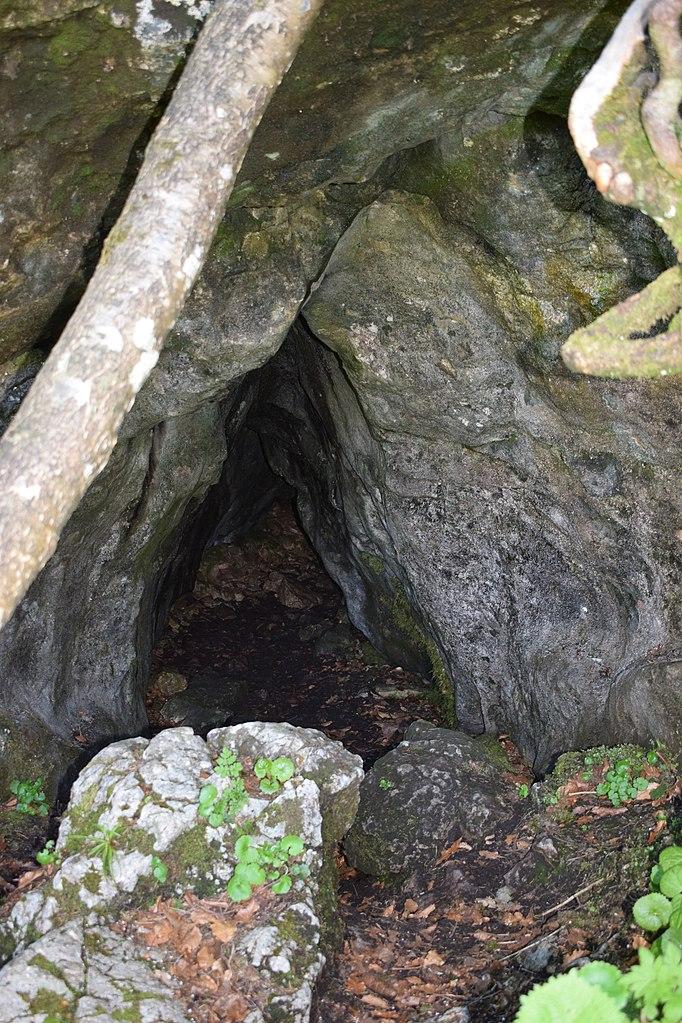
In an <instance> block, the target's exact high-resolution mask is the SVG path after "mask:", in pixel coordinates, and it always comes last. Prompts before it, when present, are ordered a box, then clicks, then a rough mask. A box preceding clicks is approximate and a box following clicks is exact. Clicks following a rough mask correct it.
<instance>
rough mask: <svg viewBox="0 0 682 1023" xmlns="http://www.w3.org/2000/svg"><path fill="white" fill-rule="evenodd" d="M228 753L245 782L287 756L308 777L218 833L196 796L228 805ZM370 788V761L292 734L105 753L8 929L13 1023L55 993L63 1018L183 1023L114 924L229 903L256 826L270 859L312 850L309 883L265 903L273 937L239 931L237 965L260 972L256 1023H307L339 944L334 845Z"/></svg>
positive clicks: (192, 739)
mask: <svg viewBox="0 0 682 1023" xmlns="http://www.w3.org/2000/svg"><path fill="white" fill-rule="evenodd" d="M225 747H228V748H230V749H231V750H232V751H233V752H234V753H235V754H236V756H237V757H238V758H239V759H240V760H243V762H244V768H245V770H251V769H252V767H253V763H254V761H255V760H256V759H258V757H261V756H267V757H270V758H274V757H277V756H281V755H286V756H288V757H290V758H291V759H292V760H293V762H294V765H295V774H294V776H293V777H292V778H291V779H290V780H289V781H287V782H286V783H285V784H284V785H283V786H282V788H281V790H280V791H279V792H277V793H276V794H275V795H274V796H262V797H260V796H255V797H254V796H252V797H250V798H249V800H248V802H247V803H246V805H245V806H244V807H243V808H242V809H241V810H240V811H239V812H238V813H237V814H236V816H233V817H227V818H226V820H225V821H224V822H223V823H222V824H219V825H217V826H212V825H211V824H209V822H208V821H206V820H205V819H204V818H203V817H201V816H200V815H199V814H198V806H199V792H200V789H201V787H202V786H203V785H204V784H213V785H215V786H216V788H217V789H218V791H219V792H222V791H223V790H224V789H225V788H227V787H228V786H229V785H230V784H231V782H230V780H229V779H225V778H223V777H222V776H221V775H219V774H218V773H216V771H215V770H214V760H215V759H216V758H217V756H218V754H219V753H220V752H221V751H222V750H223V748H225ZM362 775H363V772H362V762H361V760H360V758H359V757H356V756H354V755H352V754H350V753H348V752H347V751H346V750H345V749H344V748H343V746H342V745H341V744H340V743H338V742H333V741H332V740H330V739H327V738H326V736H324V735H323V734H322V733H321V732H317V731H315V730H313V729H304V728H294V727H292V726H291V725H287V724H269V723H260V722H256V723H254V724H243V725H237V726H235V727H234V728H222V729H218V730H216V731H213V732H212V733H211V735H210V737H209V742H208V744H207V743H206V742H204V740H203V739H201V738H200V737H199V736H197V735H194V733H193V732H192V730H191V729H189V728H175V729H168V730H167V731H164V732H160V733H159V734H158V735H156V736H155V737H154V738H153V739H151V740H147V739H128V740H125V741H122V742H117V743H114V744H113V745H112V746H110V747H108V748H106V749H104V750H102V751H101V752H100V753H99V754H97V755H96V756H95V757H94V758H93V759H92V760H91V761H90V763H89V764H88V765H87V767H86V768H84V770H83V771H82V772H81V774H80V776H79V777H78V779H77V781H76V782H75V784H74V786H73V789H72V794H71V799H70V801H69V805H68V807H67V809H66V812H65V814H64V818H63V820H62V823H61V826H60V829H59V835H58V838H57V843H56V848H57V851H58V853H59V854H60V855H61V862H60V863H59V865H58V866H57V869H56V871H55V872H54V874H53V875H52V876H51V877H49V878H47V879H46V880H45V881H44V882H43V884H42V885H41V886H40V887H39V888H37V889H35V890H33V891H31V892H28V893H27V894H26V895H24V896H23V898H20V899H19V900H18V901H17V902H16V903H15V905H14V906H13V908H12V911H11V913H10V915H9V918H8V919H6V920H4V921H3V922H2V924H1V925H0V948H2V949H3V950H9V949H10V948H14V949H15V954H14V957H13V958H12V959H11V960H10V962H9V963H8V965H7V966H5V968H4V969H3V970H2V971H0V983H1V984H4V986H3V994H4V992H5V989H6V990H7V992H8V997H7V999H3V1000H0V1002H1V1003H2V1004H0V1023H3V1021H5V1020H6V1021H7V1023H9V1021H10V1020H11V1021H12V1023H14V1021H18V1020H21V1021H25V1023H28V1021H29V1020H30V1021H31V1023H34V1021H35V1023H42V1019H43V1017H42V1016H39V1015H38V1016H37V1015H36V1013H38V1011H39V1010H38V1005H41V1004H44V998H43V1001H42V1002H41V1001H36V999H40V993H41V991H43V989H44V990H47V991H49V992H51V995H50V997H51V998H52V999H53V1004H56V1003H55V1002H54V999H55V998H58V999H62V1000H63V1002H64V1005H63V1011H64V1015H65V1018H69V1019H72V1018H73V1019H74V1021H79V1023H86V1021H87V1023H90V1021H91V1020H94V1019H95V1017H97V1018H98V1019H99V1018H103V1019H112V1020H115V1019H117V1018H120V1017H117V1016H116V1013H117V1012H120V1010H121V1009H122V1007H125V1005H126V1003H129V1002H131V1001H132V1002H135V999H136V998H137V997H138V996H141V995H142V994H144V998H141V997H140V1006H139V1008H140V1014H141V1015H140V1018H141V1020H143V1021H144V1023H157V1021H158V1023H183V1021H184V1020H185V1015H184V1010H181V1008H180V1007H179V1006H178V1005H177V997H176V995H175V993H174V992H173V991H172V989H169V987H168V983H167V980H166V979H165V973H164V971H163V963H162V962H161V960H159V959H155V958H154V956H153V955H151V954H149V955H148V954H147V953H145V956H144V957H143V955H142V952H141V951H140V949H138V948H135V949H133V947H132V946H131V945H130V944H129V943H128V942H127V941H124V940H122V939H121V937H120V935H114V934H111V932H109V931H107V930H106V926H105V924H106V921H110V920H112V919H117V918H118V917H119V916H120V914H121V913H122V912H123V911H124V910H130V909H135V908H136V907H138V906H140V905H143V904H146V903H149V902H150V901H152V900H153V899H155V898H156V897H158V896H160V895H162V896H165V897H166V898H170V897H171V896H177V895H180V894H182V893H184V892H187V891H190V892H194V893H196V894H197V895H199V896H201V895H202V894H206V893H210V894H211V895H212V896H214V897H215V895H217V894H219V893H221V892H222V890H223V889H224V887H225V884H226V882H227V881H228V880H229V878H230V876H231V875H232V872H233V870H234V865H235V854H234V843H235V841H236V839H237V838H238V837H239V835H240V834H242V833H243V832H242V828H243V826H244V825H245V824H246V823H247V822H248V823H249V834H250V835H251V836H252V837H253V840H254V841H255V842H256V843H258V844H260V843H262V842H272V841H276V840H277V839H280V838H282V837H284V835H290V834H295V835H298V836H300V838H301V839H302V841H303V843H304V847H305V848H304V853H303V854H302V862H303V863H305V864H306V865H307V866H308V868H309V871H310V874H309V876H308V877H307V878H302V877H301V878H296V879H295V880H294V881H293V885H292V889H291V891H290V893H289V894H288V895H285V896H279V897H278V898H276V899H270V900H268V901H267V902H266V905H267V906H268V907H270V909H271V914H270V918H269V919H267V918H266V922H265V923H263V915H262V913H261V914H259V916H258V917H257V918H256V919H258V921H259V922H258V923H254V924H252V925H251V926H250V925H249V924H248V923H244V924H243V925H242V926H240V927H239V929H238V931H237V933H236V934H235V937H234V939H233V946H234V947H233V948H230V947H228V948H227V949H226V954H227V955H228V956H231V955H232V954H234V955H236V956H237V957H241V958H242V959H244V960H245V961H246V962H247V963H248V964H249V965H252V966H254V967H255V968H257V969H258V970H259V1001H258V1008H257V1013H260V1015H256V1016H255V1017H254V1020H263V1021H270V1020H275V1019H280V1018H286V1019H287V1020H290V1021H291V1023H306V1021H307V1020H308V1018H309V1015H310V1008H311V1004H312V991H313V987H314V985H315V982H316V980H317V978H318V976H319V973H320V971H321V969H322V966H323V965H324V962H325V949H326V946H327V945H328V944H329V935H330V934H331V933H332V931H333V929H334V921H335V917H336V911H335V898H336V894H335V893H336V889H335V881H336V876H335V860H334V855H335V849H336V843H337V842H338V841H340V839H341V838H342V837H343V835H344V834H345V832H346V831H347V830H348V828H349V826H350V823H351V821H352V819H353V815H354V814H355V811H356V808H357V804H358V798H359V787H360V780H361V778H362ZM101 829H115V831H114V832H113V843H112V850H113V851H112V856H111V864H110V867H109V869H105V865H104V862H103V857H102V853H101V851H100V850H98V849H96V848H95V847H94V843H95V842H96V841H100V840H101V838H102V835H103V831H102V830H101ZM110 833H111V832H110ZM153 856H156V857H158V858H159V859H160V860H161V862H162V863H163V864H164V865H165V867H166V869H167V877H166V878H165V880H163V881H158V880H157V879H155V878H154V877H153V874H152V869H153V860H152V857H153ZM235 961H237V960H235ZM159 970H161V972H162V974H164V975H163V976H160V975H159ZM131 992H132V995H134V996H135V998H133V997H132V995H131V994H130V993H131ZM148 999H149V1000H148ZM31 1003H33V1005H31ZM285 1011H286V1013H288V1015H287V1016H285V1017H282V1013H284V1012H285ZM3 1012H4V1013H5V1015H3ZM98 1014H99V1015H98ZM278 1014H279V1015H278Z"/></svg>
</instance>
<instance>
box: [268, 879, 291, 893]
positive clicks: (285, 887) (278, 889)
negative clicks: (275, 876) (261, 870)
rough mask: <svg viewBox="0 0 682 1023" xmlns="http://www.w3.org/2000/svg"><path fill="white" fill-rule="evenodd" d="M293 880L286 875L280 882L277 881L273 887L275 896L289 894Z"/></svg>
mask: <svg viewBox="0 0 682 1023" xmlns="http://www.w3.org/2000/svg"><path fill="white" fill-rule="evenodd" d="M292 883H293V882H292V880H291V878H290V877H289V875H288V874H284V875H283V876H282V877H280V879H279V881H275V883H274V884H273V886H272V890H273V892H274V893H275V895H286V893H287V892H289V891H291V885H292Z"/></svg>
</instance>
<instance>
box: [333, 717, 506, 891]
mask: <svg viewBox="0 0 682 1023" xmlns="http://www.w3.org/2000/svg"><path fill="white" fill-rule="evenodd" d="M504 768H505V764H504V754H503V752H502V749H501V747H499V749H498V751H497V752H495V751H494V750H493V747H492V744H491V743H490V742H489V741H488V740H481V739H476V738H472V737H471V736H469V735H465V734H464V733H463V732H456V731H451V730H449V729H446V728H436V727H434V726H433V725H429V724H428V723H427V722H415V723H414V724H412V725H410V727H409V728H408V730H407V732H406V734H405V739H404V740H403V742H401V743H400V745H399V746H397V747H396V748H395V749H394V750H391V752H390V753H387V754H386V756H384V757H382V758H381V759H380V760H377V762H376V764H375V765H374V766H373V767H372V769H371V770H370V771H369V772H368V774H367V776H366V777H365V780H364V782H363V783H362V786H361V789H360V808H359V810H358V814H357V817H356V818H355V822H354V824H353V826H352V828H351V830H350V832H349V834H348V837H347V839H346V842H345V851H346V855H347V857H348V860H349V862H350V863H351V864H352V866H354V867H356V868H357V869H358V870H361V871H363V873H366V874H372V875H374V876H376V877H383V878H390V877H402V876H405V875H407V874H410V873H411V872H412V871H414V870H416V869H418V868H427V867H430V866H432V865H433V863H434V861H435V860H436V858H437V856H438V854H439V853H440V852H441V851H442V850H443V849H444V848H446V847H447V846H448V845H449V844H450V843H451V842H453V841H454V840H455V839H456V838H458V837H463V838H465V839H466V838H467V837H469V838H474V839H480V838H483V837H484V836H485V835H487V834H489V833H490V832H491V831H492V830H493V829H494V827H495V825H496V824H497V823H498V822H499V821H500V820H502V819H504V818H505V817H506V816H507V815H508V813H509V796H510V784H509V782H505V781H504V779H503V778H502V772H503V771H504Z"/></svg>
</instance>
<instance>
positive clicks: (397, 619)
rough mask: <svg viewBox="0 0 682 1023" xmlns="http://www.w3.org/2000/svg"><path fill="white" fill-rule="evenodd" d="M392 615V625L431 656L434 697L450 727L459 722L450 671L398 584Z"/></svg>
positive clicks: (427, 656)
mask: <svg viewBox="0 0 682 1023" xmlns="http://www.w3.org/2000/svg"><path fill="white" fill-rule="evenodd" d="M390 615H391V620H392V622H393V624H394V625H395V626H396V628H397V629H399V630H400V632H402V633H403V635H404V636H406V637H407V639H409V640H410V642H411V643H412V644H413V645H414V646H415V647H416V648H417V649H418V650H421V651H422V652H423V653H424V654H425V655H426V658H427V659H428V662H429V664H430V666H431V675H432V679H433V684H434V688H435V696H436V699H437V702H438V704H439V705H440V708H441V710H442V712H443V716H444V718H445V720H446V722H447V724H448V725H450V727H454V725H455V724H456V723H457V713H456V709H455V707H456V701H455V690H454V685H453V682H452V681H451V679H450V676H449V675H448V673H447V670H446V668H445V664H444V663H443V658H442V657H441V655H440V651H439V650H438V647H437V646H436V643H435V642H434V640H433V639H432V638H431V637H430V636H428V635H427V634H426V632H425V631H424V629H423V628H422V626H421V625H420V624H419V622H418V621H417V619H416V618H415V616H414V612H413V610H412V608H411V606H410V604H409V601H408V599H407V596H406V595H405V591H404V590H403V589H402V587H400V586H396V588H395V591H394V597H393V602H392V604H391V608H390Z"/></svg>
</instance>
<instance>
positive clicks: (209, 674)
mask: <svg viewBox="0 0 682 1023" xmlns="http://www.w3.org/2000/svg"><path fill="white" fill-rule="evenodd" d="M429 694H430V689H429V687H428V685H427V683H426V682H425V681H424V679H422V678H421V677H420V676H419V675H416V674H414V673H412V672H410V671H408V670H406V669H403V668H400V667H396V666H395V665H391V664H388V663H387V662H386V661H385V659H384V658H383V657H382V655H381V654H379V653H378V652H377V651H376V650H375V649H374V648H373V647H372V646H371V645H370V643H369V642H368V641H367V640H366V639H365V637H364V636H363V635H362V634H361V633H360V632H358V631H357V630H356V629H355V628H354V627H353V626H352V625H351V623H350V622H349V620H348V617H347V615H346V611H345V606H344V601H343V595H342V593H341V591H340V589H339V588H338V587H337V586H336V585H335V583H334V582H333V581H332V580H331V578H330V577H329V576H328V575H327V573H326V571H325V569H324V567H323V565H322V562H321V560H320V559H319V557H318V555H317V554H316V553H315V551H314V550H313V548H312V547H311V545H310V543H309V542H308V539H307V538H306V536H305V534H304V532H303V530H302V528H301V525H300V523H299V521H298V518H297V515H296V512H295V508H294V505H293V502H292V500H291V497H290V496H289V495H288V494H286V493H280V494H279V496H278V497H277V499H276V500H275V501H274V503H273V504H271V505H270V507H269V508H268V509H267V510H266V511H265V513H264V514H263V515H262V517H261V518H260V519H259V521H258V522H257V524H256V525H255V526H254V527H252V528H251V529H250V530H248V531H247V532H246V533H245V534H244V535H242V536H238V537H237V538H234V539H232V538H231V539H230V540H229V541H228V542H226V541H225V540H221V539H220V538H219V536H218V537H217V538H214V540H213V541H212V542H211V543H210V544H209V546H208V547H207V548H206V549H205V551H204V555H203V558H202V561H201V565H200V568H199V571H198V574H197V577H196V583H195V586H194V589H193V591H192V592H191V593H188V594H185V595H183V596H181V597H180V598H179V599H178V600H177V601H176V602H175V604H174V605H173V608H172V610H171V613H170V616H169V619H168V623H167V625H166V628H165V630H164V632H163V634H162V636H161V638H160V640H159V642H158V643H157V645H156V647H155V649H154V653H153V656H152V673H151V684H150V687H149V689H148V693H147V710H148V713H149V717H150V722H151V724H152V727H153V728H154V729H161V728H168V727H172V726H177V725H189V726H191V727H193V728H194V729H195V731H197V732H200V733H203V734H205V733H206V732H207V731H208V730H210V729H211V728H215V727H218V726H221V725H225V724H237V723H239V722H244V721H254V720H261V721H289V722H291V723H292V724H294V725H299V726H302V727H308V728H319V729H321V730H322V731H324V732H325V733H326V734H327V735H329V736H330V737H332V738H334V739H338V740H339V741H342V742H343V743H344V745H345V746H346V747H347V748H348V749H350V750H351V751H352V752H353V753H357V754H359V755H360V756H362V758H363V760H364V762H365V765H366V766H369V765H371V764H372V763H373V762H374V761H375V760H376V759H377V758H378V757H380V756H382V755H383V753H385V752H386V751H387V750H388V749H389V748H390V747H392V746H394V745H395V744H396V743H397V742H398V741H400V739H401V738H402V733H403V732H404V730H405V728H406V727H407V725H408V724H409V723H410V722H411V721H413V720H414V719H415V718H419V717H421V718H424V717H426V718H431V719H433V718H434V717H435V715H436V711H435V708H434V707H433V704H432V703H431V702H430V699H429Z"/></svg>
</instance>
